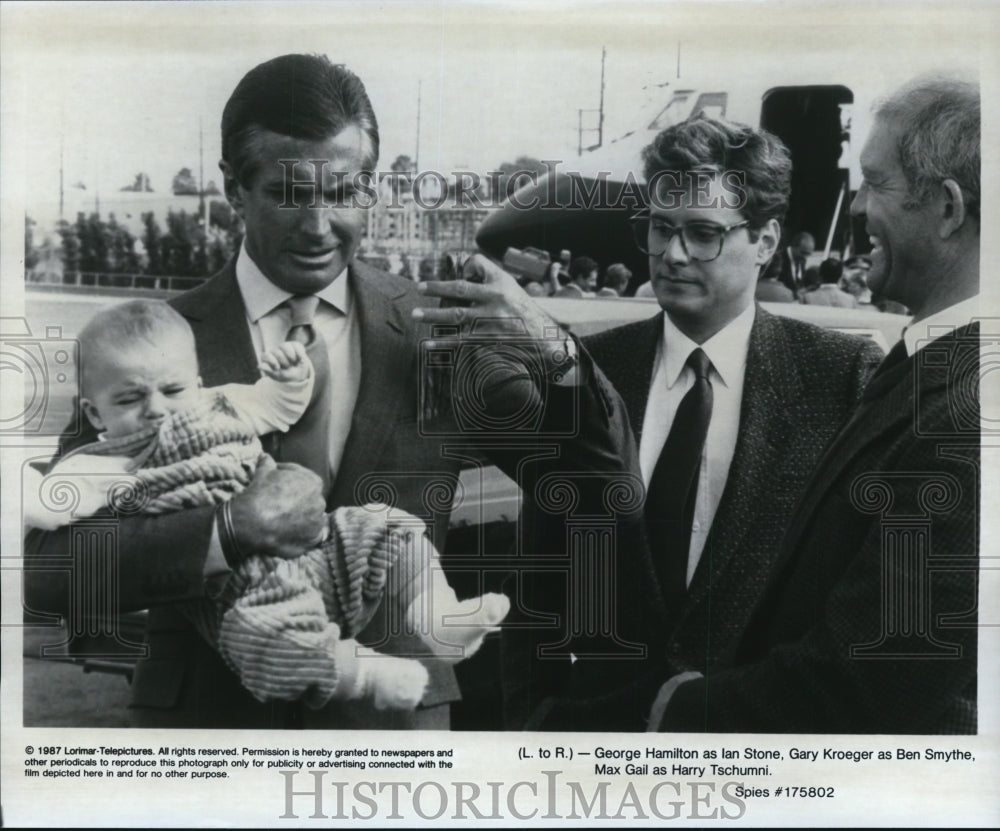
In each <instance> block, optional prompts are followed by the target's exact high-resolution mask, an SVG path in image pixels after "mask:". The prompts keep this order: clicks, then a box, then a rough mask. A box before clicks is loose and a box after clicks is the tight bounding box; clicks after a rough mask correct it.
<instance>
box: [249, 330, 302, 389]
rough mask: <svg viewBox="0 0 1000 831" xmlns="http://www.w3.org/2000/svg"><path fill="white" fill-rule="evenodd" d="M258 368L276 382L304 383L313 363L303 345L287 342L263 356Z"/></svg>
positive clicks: (269, 350)
mask: <svg viewBox="0 0 1000 831" xmlns="http://www.w3.org/2000/svg"><path fill="white" fill-rule="evenodd" d="M258 367H259V369H260V371H261V372H263V373H264V374H265V375H266V376H267V377H268V378H273V379H274V380H275V381H304V380H305V379H306V378H308V377H309V373H310V371H311V370H312V362H311V361H310V360H309V356H308V355H307V354H306V348H305V347H304V346H303V345H302V344H301V343H299V342H298V341H293V340H286V341H284V342H283V343H280V344H278V346H276V347H274V348H273V349H268V350H267V352H265V353H264V354H263V355H261V356H260V364H259V365H258Z"/></svg>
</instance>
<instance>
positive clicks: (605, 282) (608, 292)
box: [597, 263, 632, 297]
mask: <svg viewBox="0 0 1000 831" xmlns="http://www.w3.org/2000/svg"><path fill="white" fill-rule="evenodd" d="M631 279H632V272H631V271H629V270H628V268H627V267H626V266H625V265H624V264H623V263H612V264H611V265H609V266H608V267H607V268H606V269H605V271H604V273H603V274H601V275H600V276H599V277H598V278H597V296H598V297H624V296H625V290H626V289H627V288H628V283H629V280H631Z"/></svg>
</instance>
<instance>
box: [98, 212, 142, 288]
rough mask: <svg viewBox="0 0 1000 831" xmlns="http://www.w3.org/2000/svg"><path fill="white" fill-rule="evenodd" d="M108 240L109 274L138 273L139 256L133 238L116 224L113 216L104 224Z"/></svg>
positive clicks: (125, 229)
mask: <svg viewBox="0 0 1000 831" xmlns="http://www.w3.org/2000/svg"><path fill="white" fill-rule="evenodd" d="M104 232H105V234H106V235H107V240H108V268H107V271H109V272H110V273H111V274H135V273H137V272H138V271H139V255H138V254H137V253H136V250H135V237H133V236H132V234H131V233H129V231H128V229H127V228H124V227H123V226H121V225H119V224H118V220H117V219H115V215H114V214H110V215H109V216H108V221H107V222H106V223H104Z"/></svg>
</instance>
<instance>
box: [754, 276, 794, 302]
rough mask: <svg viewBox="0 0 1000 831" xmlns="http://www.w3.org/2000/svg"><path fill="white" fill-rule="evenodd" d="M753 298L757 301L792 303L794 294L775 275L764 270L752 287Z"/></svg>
mask: <svg viewBox="0 0 1000 831" xmlns="http://www.w3.org/2000/svg"><path fill="white" fill-rule="evenodd" d="M754 299H755V300H756V301H757V302H758V303H794V302H795V294H794V293H793V292H792V290H791V289H790V288H788V286H786V285H785V284H784V283H782V282H780V281H779V280H778V278H777V277H775V276H774V275H773V274H769V273H768V271H767V270H764V271H762V272H761V275H760V279H759V280H758V281H757V288H756V289H754Z"/></svg>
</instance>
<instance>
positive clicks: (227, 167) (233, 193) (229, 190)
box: [219, 159, 245, 219]
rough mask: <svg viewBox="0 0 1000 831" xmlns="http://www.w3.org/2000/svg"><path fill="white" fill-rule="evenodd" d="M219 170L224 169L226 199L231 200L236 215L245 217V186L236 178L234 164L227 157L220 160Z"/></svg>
mask: <svg viewBox="0 0 1000 831" xmlns="http://www.w3.org/2000/svg"><path fill="white" fill-rule="evenodd" d="M219 170H221V171H222V179H223V182H224V188H225V192H226V199H227V200H229V204H230V205H231V206H232V208H233V210H234V211H236V215H237V216H238V217H239V218H240V219H244V218H245V217H244V216H243V211H244V206H243V187H242V185H240V182H239V180H238V179H237V178H236V172H235V171H234V170H233V167H232V165H231V164H229V162H227V161H226V160H225V159H220V160H219Z"/></svg>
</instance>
